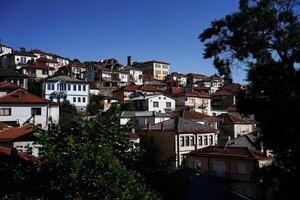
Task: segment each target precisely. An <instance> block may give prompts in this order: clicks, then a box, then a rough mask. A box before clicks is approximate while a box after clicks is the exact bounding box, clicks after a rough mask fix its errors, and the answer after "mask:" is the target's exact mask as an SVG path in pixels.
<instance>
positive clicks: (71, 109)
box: [59, 101, 80, 129]
mask: <svg viewBox="0 0 300 200" xmlns="http://www.w3.org/2000/svg"><path fill="white" fill-rule="evenodd" d="M79 116H80V114H79V113H78V111H77V109H76V107H75V106H74V105H72V104H70V103H69V102H68V101H63V102H60V103H59V126H60V128H62V129H70V128H71V127H72V125H73V124H72V122H73V120H74V118H75V117H79Z"/></svg>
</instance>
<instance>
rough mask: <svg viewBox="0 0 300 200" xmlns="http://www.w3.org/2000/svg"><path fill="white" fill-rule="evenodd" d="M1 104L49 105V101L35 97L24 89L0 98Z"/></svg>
mask: <svg viewBox="0 0 300 200" xmlns="http://www.w3.org/2000/svg"><path fill="white" fill-rule="evenodd" d="M0 103H1V104H49V103H51V101H49V100H47V99H44V98H41V97H39V96H36V95H34V94H32V93H30V92H27V91H26V90H24V89H18V90H16V91H14V92H11V93H9V94H7V95H4V96H2V97H0Z"/></svg>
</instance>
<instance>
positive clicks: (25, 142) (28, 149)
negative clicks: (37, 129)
mask: <svg viewBox="0 0 300 200" xmlns="http://www.w3.org/2000/svg"><path fill="white" fill-rule="evenodd" d="M35 141H36V138H35V136H34V134H33V128H32V126H31V125H29V124H25V125H23V126H20V127H11V128H8V129H5V130H2V131H0V146H3V147H7V148H15V149H16V150H17V151H18V152H23V153H27V154H30V155H33V156H38V155H39V148H40V147H41V145H39V144H36V143H35Z"/></svg>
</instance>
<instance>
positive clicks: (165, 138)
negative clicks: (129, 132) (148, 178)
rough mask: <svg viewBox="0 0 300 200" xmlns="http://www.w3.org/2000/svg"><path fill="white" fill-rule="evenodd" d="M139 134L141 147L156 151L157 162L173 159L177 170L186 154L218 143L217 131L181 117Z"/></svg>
mask: <svg viewBox="0 0 300 200" xmlns="http://www.w3.org/2000/svg"><path fill="white" fill-rule="evenodd" d="M137 133H138V134H139V135H140V136H141V145H146V146H150V147H151V148H153V149H155V152H157V154H156V155H155V157H156V159H157V160H164V159H166V158H169V157H173V158H174V160H173V164H174V167H175V168H179V167H181V166H183V164H184V163H183V161H184V156H185V154H187V153H190V152H191V151H193V150H196V149H201V148H203V147H206V146H209V145H215V144H216V142H217V134H216V130H215V129H213V128H211V127H208V126H205V125H202V124H199V123H197V122H193V121H190V120H187V119H183V118H181V117H175V118H171V119H169V120H167V121H164V122H161V123H157V124H151V125H149V126H148V127H147V128H146V129H141V130H137Z"/></svg>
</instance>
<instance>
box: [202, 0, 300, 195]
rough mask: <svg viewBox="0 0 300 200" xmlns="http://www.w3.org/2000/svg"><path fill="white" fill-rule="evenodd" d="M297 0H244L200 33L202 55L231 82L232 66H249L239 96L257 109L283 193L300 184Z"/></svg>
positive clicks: (244, 107)
mask: <svg viewBox="0 0 300 200" xmlns="http://www.w3.org/2000/svg"><path fill="white" fill-rule="evenodd" d="M298 6H299V2H298V1H295V0H257V1H254V0H253V1H248V0H240V6H239V11H237V12H234V13H230V14H228V15H226V16H225V17H224V18H222V19H219V20H215V21H213V22H212V23H211V26H210V27H209V28H207V29H205V30H204V31H203V32H202V33H201V34H200V35H199V39H200V41H201V42H203V43H204V46H205V51H204V58H212V59H213V61H214V65H215V67H216V69H218V71H219V74H220V75H222V76H223V77H224V78H225V80H227V81H229V82H231V81H232V77H231V69H232V68H233V67H244V69H246V70H247V71H248V75H247V80H248V87H247V90H246V92H244V93H242V94H240V96H239V98H238V101H237V103H238V108H239V109H240V111H241V112H244V113H247V114H255V118H256V120H257V122H258V126H259V127H261V128H262V130H263V132H264V134H265V135H264V136H265V137H264V138H263V140H264V142H265V144H266V145H267V147H268V148H270V149H272V150H273V152H274V158H275V162H274V166H275V167H276V169H277V174H276V176H277V177H278V178H279V179H280V183H281V185H280V186H281V187H280V188H281V189H280V192H279V193H280V194H279V195H278V197H279V198H282V199H285V198H289V197H292V195H294V194H295V192H296V191H297V189H300V188H299V184H298V183H297V178H296V177H297V174H298V173H297V170H296V168H297V166H298V165H297V163H299V162H298V158H299V151H297V146H299V143H300V137H299V135H300V134H299V133H300V127H299V114H300V72H299V62H300V22H299V13H298V12H299V7H298Z"/></svg>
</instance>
